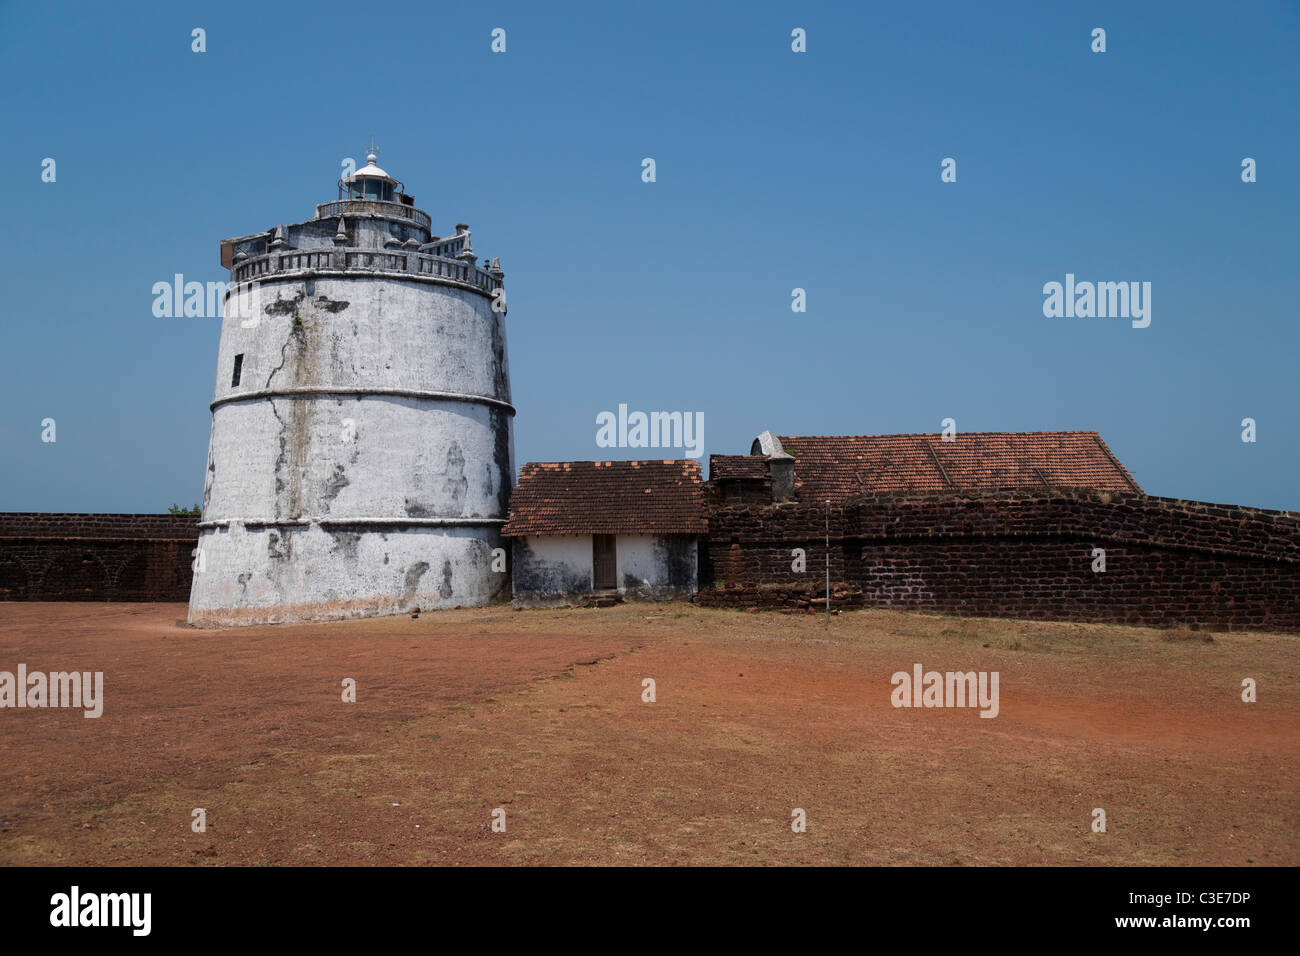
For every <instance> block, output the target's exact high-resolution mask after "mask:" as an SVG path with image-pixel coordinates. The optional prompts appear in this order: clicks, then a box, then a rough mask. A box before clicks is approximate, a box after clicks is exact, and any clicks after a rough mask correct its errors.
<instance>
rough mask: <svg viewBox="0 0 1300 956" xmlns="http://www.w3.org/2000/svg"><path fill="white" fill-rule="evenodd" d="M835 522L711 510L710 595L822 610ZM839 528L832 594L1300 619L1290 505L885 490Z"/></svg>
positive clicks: (1008, 609) (841, 518) (741, 603)
mask: <svg viewBox="0 0 1300 956" xmlns="http://www.w3.org/2000/svg"><path fill="white" fill-rule="evenodd" d="M825 526H826V509H825V506H805V505H801V504H788V503H787V504H780V505H767V506H757V505H740V506H729V507H715V508H714V509H713V510H712V511H711V512H710V517H709V545H708V551H709V564H708V566H709V567H710V568H711V570H712V574H713V579H712V580H711V581H707V582H702V588H701V592H700V602H701V603H702V604H708V605H714V606H731V607H745V606H748V607H778V606H779V607H811V608H818V607H820V606H821V605H822V603H823V602H824V600H825V593H826V592H825V583H824V581H825V577H824V576H825V560H826V554H827V550H826V543H825ZM830 528H831V532H830V566H831V598H832V604H833V605H839V606H850V607H851V606H869V607H891V608H906V609H915V610H926V611H937V612H942V613H946V614H957V615H973V616H990V617H995V616H996V617H1002V616H1005V617H1021V618H1038V619H1046V620H1079V621H1106V622H1115V623H1124V624H1138V625H1152V626H1158V627H1168V626H1177V625H1185V626H1192V627H1215V628H1224V629H1236V628H1251V629H1263V630H1278V631H1289V630H1300V514H1297V513H1295V512H1284V511H1264V510H1260V509H1254V508H1242V507H1236V506H1231V505H1214V504H1206V503H1203V502H1194V501H1182V500H1178V499H1172V498H1155V497H1148V496H1143V495H1116V494H1109V493H1095V492H1087V491H1077V492H1065V491H1061V492H1054V493H1048V494H1034V493H1026V492H999V493H985V494H971V495H931V496H907V497H890V496H882V497H876V498H864V499H860V500H858V501H855V502H853V503H851V504H849V505H847V506H845V507H843V508H834V507H833V508H832V509H831V514H830ZM794 548H803V549H805V551H806V553H807V570H806V571H805V572H804V573H803V574H799V573H796V572H794V571H792V569H791V563H792V560H793V559H792V556H791V551H792V549H794ZM1094 548H1101V549H1104V550H1105V552H1106V570H1105V571H1104V572H1097V571H1094V570H1093V562H1094V555H1093V549H1094Z"/></svg>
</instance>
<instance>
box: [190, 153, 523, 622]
mask: <svg viewBox="0 0 1300 956" xmlns="http://www.w3.org/2000/svg"><path fill="white" fill-rule="evenodd" d="M376 153H377V150H375V149H373V145H372V149H371V150H370V152H369V154H368V155H367V156H366V165H365V166H364V167H362V168H360V169H358V170H356V172H355V173H353V174H352V175H350V176H347V177H345V178H343V179H341V180H339V182H338V198H337V199H335V200H333V201H330V202H325V203H322V204H320V205H318V206H316V211H315V215H314V216H313V217H312V218H311V219H309V220H307V221H305V222H298V223H289V224H279V225H276V226H274V227H272V228H270V229H267V230H266V231H264V232H259V233H253V234H251V235H247V236H240V237H238V238H235V239H227V240H225V241H223V242H222V243H221V264H222V266H223V267H225V268H228V269H229V270H230V284H229V289H228V291H227V293H226V299H225V308H224V314H223V318H222V327H221V344H220V347H219V349H218V353H217V376H216V389H215V392H214V394H213V400H212V405H211V410H212V430H211V435H210V438H209V443H208V460H207V473H206V478H205V482H204V490H203V513H202V518H201V521H200V523H199V541H198V547H197V549H196V551H195V555H194V578H193V581H194V583H193V586H192V588H191V592H190V610H189V620H190V622H191V623H192V624H197V625H210V626H226V625H239V624H267V623H278V622H287V621H313V620H332V619H340V618H351V617H364V616H371V615H381V614H397V613H401V612H404V611H408V610H411V609H413V608H416V607H419V608H426V609H427V608H439V607H452V606H457V605H462V606H476V605H483V604H488V603H491V602H493V601H496V600H498V599H506V598H508V596H509V580H508V574H507V571H506V565H505V550H504V548H503V546H502V543H501V538H500V530H501V526H502V525H503V524H504V523H505V519H506V506H507V503H508V500H509V496H510V490H511V484H512V482H513V478H514V474H515V470H514V431H513V416H514V413H515V410H514V407H513V406H512V405H511V402H510V373H509V364H508V361H507V357H506V330H505V319H506V309H505V291H504V286H503V280H504V275H505V274H504V273H503V272H502V271H501V266H500V261H499V260H497V259H494V260H492V261H491V263H489V262H487V261H486V260H485V261H483V262H482V263H480V261H479V258H478V256H477V255H476V253H475V252H474V248H473V244H472V241H471V237H470V230H469V227H468V226H467V225H465V224H464V223H459V224H457V225H456V226H455V229H454V231H453V232H452V233H451V234H450V235H447V236H438V235H434V234H433V233H432V232H431V231H430V230H431V220H430V217H429V215H428V214H427V213H425V212H424V211H422V210H421V209H419V208H418V207H416V205H415V199H414V197H412V196H411V195H410V194H408V193H407V191H406V186H405V184H403V183H402V182H401V181H400V180H398V179H395V178H394V177H393V176H390V175H389V174H388V173H387V172H385V171H384V170H383V169H381V168H380V167H379V165H378V156H377V155H376Z"/></svg>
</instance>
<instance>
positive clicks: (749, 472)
mask: <svg viewBox="0 0 1300 956" xmlns="http://www.w3.org/2000/svg"><path fill="white" fill-rule="evenodd" d="M766 477H767V458H766V457H764V456H763V455H710V456H709V481H716V480H718V479H719V478H766Z"/></svg>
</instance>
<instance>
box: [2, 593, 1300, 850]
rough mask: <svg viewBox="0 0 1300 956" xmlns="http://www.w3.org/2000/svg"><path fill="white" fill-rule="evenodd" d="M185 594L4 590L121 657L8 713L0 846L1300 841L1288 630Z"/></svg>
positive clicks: (39, 646) (52, 655) (85, 656)
mask: <svg viewBox="0 0 1300 956" xmlns="http://www.w3.org/2000/svg"><path fill="white" fill-rule="evenodd" d="M184 616H185V606H184V605H182V604H72V603H55V604H36V603H5V604H0V671H10V672H14V671H16V670H17V666H18V664H19V663H24V664H26V665H27V668H28V671H29V673H30V672H34V671H66V670H73V669H75V670H81V671H102V672H103V673H104V698H105V704H104V712H103V716H102V717H100V718H98V719H86V718H85V717H83V715H82V712H81V711H80V710H57V709H43V710H42V709H26V708H24V709H8V708H6V709H0V864H10V865H14V864H18V865H48V864H63V865H92V866H97V865H114V864H164V865H176V864H180V865H204V866H210V865H221V864H244V865H250V864H263V865H292V864H354V863H373V864H509V863H522V864H573V863H583V864H618V863H631V864H813V863H830V864H933V865H961V864H1066V865H1071V864H1079V865H1117V864H1120V865H1122V864H1158V865H1159V864H1173V865H1182V864H1266V865H1296V864H1298V863H1300V826H1297V823H1300V775H1298V774H1297V770H1300V730H1298V728H1300V643H1297V637H1296V636H1294V635H1290V636H1288V635H1273V634H1254V633H1232V634H1222V633H1213V634H1205V633H1199V632H1198V633H1193V632H1168V631H1156V630H1147V629H1140V628H1125V627H1119V626H1112V625H1087V624H1055V623H1042V622H1033V623H1030V622H1024V621H992V620H982V619H953V618H947V617H941V616H933V615H916V614H902V613H895V612H885V611H860V612H855V613H850V614H845V615H842V616H838V617H835V618H833V619H832V620H831V621H830V623H829V626H827V624H826V623H825V622H824V621H823V620H822V619H821V618H820V617H818V616H815V615H781V614H753V613H744V612H739V611H717V610H705V609H700V608H697V607H693V606H690V605H683V604H668V605H630V606H622V607H616V608H608V609H600V610H565V611H521V612H516V611H512V610H510V609H508V608H490V609H479V610H458V611H448V612H437V613H426V614H423V615H421V617H420V618H419V619H418V620H412V619H411V618H409V617H396V618H382V619H376V620H368V621H360V622H335V623H329V624H316V625H300V626H277V627H258V628H239V629H230V630H196V629H192V628H189V627H187V626H185V625H184V624H183V619H184ZM915 663H920V664H922V665H923V666H924V668H925V669H926V670H937V671H950V670H961V671H968V670H975V671H997V672H998V673H999V674H1000V695H999V697H1000V700H999V704H1000V713H999V715H998V716H997V717H996V718H994V719H985V718H981V717H980V716H979V713H978V711H977V710H974V709H957V708H951V709H924V708H917V709H902V708H899V709H896V708H894V707H892V706H891V704H890V694H891V690H892V686H891V683H890V676H891V675H892V674H893V673H894V672H896V671H900V670H901V671H910V670H911V669H912V665H913V664H915ZM349 677H350V678H353V679H355V680H356V683H357V700H356V703H344V702H343V701H342V699H341V693H342V691H341V684H342V681H343V679H344V678H349ZM1248 677H1249V678H1253V679H1254V680H1255V681H1256V682H1257V685H1258V701H1257V702H1255V703H1245V702H1243V701H1242V698H1241V695H1242V680H1243V679H1244V678H1248ZM646 678H651V679H653V680H654V681H655V692H656V700H655V701H654V702H653V703H649V702H645V701H643V699H642V693H643V680H644V679H646ZM194 808H204V809H205V810H206V819H207V830H206V832H203V833H195V832H193V831H192V829H191V812H192V810H193V809H194ZM497 808H500V809H502V810H504V819H505V822H506V830H505V832H494V830H493V828H492V825H491V824H492V819H493V811H494V810H496V809H497ZM796 808H798V809H802V810H803V811H805V814H806V819H807V830H806V832H803V833H795V832H792V829H791V819H792V813H793V812H794V811H795V810H796ZM1096 808H1100V809H1103V810H1104V811H1105V813H1106V823H1107V826H1106V832H1104V833H1097V832H1093V830H1092V822H1093V819H1094V815H1093V811H1094V809H1096Z"/></svg>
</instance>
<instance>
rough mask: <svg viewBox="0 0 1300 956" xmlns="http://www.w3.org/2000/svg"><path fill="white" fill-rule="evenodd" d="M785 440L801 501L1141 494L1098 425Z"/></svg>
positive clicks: (760, 458) (759, 458) (782, 440)
mask: <svg viewBox="0 0 1300 956" xmlns="http://www.w3.org/2000/svg"><path fill="white" fill-rule="evenodd" d="M779 440H780V442H781V445H782V447H783V448H784V449H785V450H786V452H787V453H788V454H790V455H793V456H794V458H795V465H794V473H795V492H796V494H797V495H798V497H799V499H800V500H801V501H825V500H826V499H827V498H829V499H830V500H832V501H834V502H837V503H838V502H843V501H847V500H848V499H850V498H855V497H857V496H859V495H866V494H893V493H897V492H906V491H919V492H937V491H993V490H997V489H1005V488H1044V487H1047V486H1048V485H1052V486H1055V487H1060V488H1095V489H1099V490H1102V491H1125V492H1130V493H1131V492H1134V491H1136V492H1138V493H1139V494H1142V493H1143V492H1142V489H1141V488H1139V487H1138V484H1137V482H1136V481H1134V480H1133V476H1132V475H1130V474H1129V473H1128V471H1127V470H1126V469H1125V468H1124V466H1123V465H1121V464H1120V463H1119V460H1118V459H1116V458H1115V456H1114V455H1112V454H1111V452H1110V449H1109V448H1107V447H1106V443H1105V442H1103V441H1102V440H1101V436H1099V435H1098V434H1097V433H1096V432H1093V431H1072V432H966V433H964V434H961V433H959V434H958V435H956V436H955V440H954V441H950V442H948V441H942V440H940V436H939V435H937V434H921V435H851V436H842V437H840V436H829V437H828V436H811V437H806V438H798V437H790V438H786V437H785V436H781V437H780V439H779ZM753 457H755V458H757V459H758V460H760V461H761V460H762V456H753Z"/></svg>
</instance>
